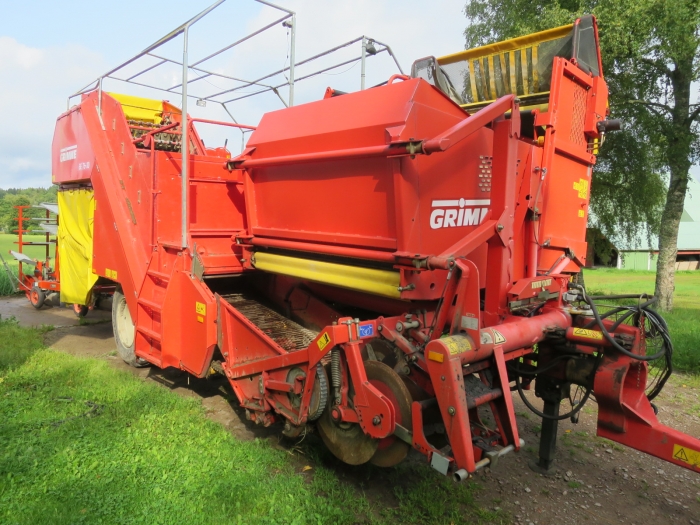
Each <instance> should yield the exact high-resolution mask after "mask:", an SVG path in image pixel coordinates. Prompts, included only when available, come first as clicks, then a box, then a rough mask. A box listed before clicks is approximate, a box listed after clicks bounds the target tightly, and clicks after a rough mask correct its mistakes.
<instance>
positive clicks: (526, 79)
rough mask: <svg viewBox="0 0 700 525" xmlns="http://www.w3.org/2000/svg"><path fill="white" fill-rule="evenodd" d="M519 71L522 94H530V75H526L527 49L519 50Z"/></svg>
mask: <svg viewBox="0 0 700 525" xmlns="http://www.w3.org/2000/svg"><path fill="white" fill-rule="evenodd" d="M520 69H521V70H522V73H523V94H524V95H528V94H529V93H530V75H528V73H527V49H521V50H520Z"/></svg>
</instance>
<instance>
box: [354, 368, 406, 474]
mask: <svg viewBox="0 0 700 525" xmlns="http://www.w3.org/2000/svg"><path fill="white" fill-rule="evenodd" d="M365 371H366V372H367V379H368V380H369V382H370V384H371V385H372V386H373V387H374V388H376V389H377V390H379V391H380V392H381V393H382V394H383V395H384V396H385V397H386V398H387V399H388V400H389V401H390V402H391V404H392V405H394V413H395V414H396V423H397V424H399V425H401V426H402V427H405V428H407V429H408V430H409V431H410V430H412V429H413V423H412V417H411V403H412V402H413V399H412V397H411V393H410V392H409V390H408V388H407V387H406V385H405V383H404V381H403V380H402V379H401V376H400V375H399V374H397V373H396V372H394V370H392V369H391V368H390V367H388V366H387V365H385V364H384V363H380V362H379V361H367V362H366V363H365ZM409 450H411V445H409V444H408V443H406V442H405V441H402V440H400V439H399V438H397V437H396V436H388V437H385V438H384V439H380V440H379V444H378V445H377V451H376V452H375V453H374V455H373V456H372V459H370V463H372V464H373V465H377V466H378V467H393V466H394V465H398V464H399V463H401V462H402V461H403V460H404V459H405V458H406V455H407V454H408V451H409Z"/></svg>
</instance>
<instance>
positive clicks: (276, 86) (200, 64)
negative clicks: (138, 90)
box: [68, 0, 403, 249]
mask: <svg viewBox="0 0 700 525" xmlns="http://www.w3.org/2000/svg"><path fill="white" fill-rule="evenodd" d="M226 1H227V0H217V1H216V2H214V3H213V4H211V5H210V6H209V7H207V8H206V9H204V10H203V11H202V12H200V13H199V14H197V15H195V16H194V17H192V18H191V19H189V20H188V21H187V22H185V23H184V24H182V25H180V26H179V27H177V28H175V29H174V30H172V31H171V32H170V33H168V34H167V35H165V36H164V37H162V38H160V39H159V40H157V41H156V42H154V43H153V44H151V45H150V46H148V47H147V48H146V49H144V50H143V51H141V52H140V53H139V54H137V55H135V56H133V57H131V58H130V59H128V60H127V61H125V62H123V63H122V64H120V65H118V66H117V67H115V68H113V69H111V70H110V71H108V72H107V73H105V74H103V75H101V76H100V77H98V78H97V79H96V80H94V81H92V82H90V83H89V84H88V85H87V86H85V87H83V88H82V89H80V90H78V91H76V92H75V93H73V94H72V95H70V96H69V97H68V109H70V105H71V100H72V99H74V98H75V97H79V96H81V95H83V94H86V93H90V92H93V91H95V90H97V91H98V108H97V109H98V114H99V115H100V118H101V116H102V91H103V87H104V83H105V81H106V80H111V81H117V82H123V83H127V84H132V85H135V86H140V87H145V88H149V89H154V90H157V91H161V92H164V93H169V94H176V95H180V97H181V108H182V144H184V145H186V144H189V125H188V122H187V121H188V115H187V103H188V100H189V99H195V100H196V101H197V103H198V105H206V103H207V102H211V103H215V104H219V105H220V106H221V107H222V108H223V109H224V111H225V112H226V113H227V115H228V116H229V117H230V118H231V120H232V121H233V122H234V124H237V125H238V124H239V123H238V121H237V120H236V119H235V118H234V116H233V114H232V112H231V110H230V109H229V107H228V106H227V104H231V103H233V102H236V101H239V100H243V99H245V98H249V97H253V96H256V95H261V94H263V93H268V92H272V93H274V94H275V95H276V96H277V97H278V98H279V100H280V101H281V102H282V104H284V105H285V106H286V107H290V106H293V105H294V88H295V84H296V83H297V82H299V81H301V80H306V79H309V78H312V77H315V76H317V75H320V74H323V73H327V72H328V71H332V70H334V69H337V68H340V67H343V66H346V65H349V64H354V63H356V62H358V61H359V62H361V74H360V89H365V62H366V60H367V58H368V56H376V55H379V54H381V53H385V52H386V53H388V54H389V55H390V56H391V58H392V59H393V61H394V63H395V64H396V67H397V68H398V70H399V71H400V72H401V73H403V70H402V69H401V65H400V64H399V62H398V60H397V59H396V57H395V55H394V53H393V51H392V50H391V48H390V47H389V46H388V45H387V44H384V43H382V42H380V41H378V40H376V39H373V38H369V37H367V36H364V35H363V36H361V37H358V38H355V39H353V40H350V41H348V42H345V43H344V44H340V45H339V46H336V47H333V48H331V49H329V50H327V51H324V52H322V53H318V54H316V55H314V56H312V57H309V58H307V59H304V60H301V61H299V62H297V61H296V13H295V12H294V11H291V10H289V9H286V8H284V7H280V6H278V5H275V4H273V3H271V2H268V1H267V0H254V1H255V2H258V3H260V4H263V5H266V6H268V7H271V8H273V9H276V10H278V11H281V12H282V13H284V14H283V16H281V17H280V18H278V19H276V20H274V21H273V22H270V23H269V24H267V25H265V26H263V27H261V28H260V29H258V30H256V31H254V32H252V33H250V34H248V35H246V36H244V37H242V38H239V39H238V40H236V41H234V42H232V43H230V44H227V45H226V46H224V47H222V48H221V49H219V50H217V51H214V52H213V53H211V54H209V55H207V56H205V57H203V58H201V59H199V60H197V61H195V62H190V60H189V31H190V28H191V27H192V26H193V25H195V24H196V23H197V22H199V21H200V20H201V19H202V18H204V17H205V16H207V15H208V14H210V13H211V12H212V11H214V9H216V8H217V7H219V6H220V5H221V4H223V3H224V2H226ZM280 24H281V25H282V26H283V27H285V28H287V29H288V30H289V33H290V34H289V65H288V66H286V67H283V68H282V69H279V70H276V71H273V72H271V73H268V74H265V75H263V76H261V77H259V78H257V79H255V80H247V79H242V78H239V77H235V76H231V75H226V74H224V73H219V72H215V71H212V70H211V69H209V68H207V67H206V63H207V62H209V61H211V60H212V59H213V58H215V57H217V56H219V55H221V54H222V53H224V52H226V51H229V50H231V49H233V48H234V47H236V46H238V45H240V44H242V43H243V42H246V41H248V40H250V39H251V38H253V37H255V36H257V35H260V34H261V33H264V32H265V31H268V30H270V29H272V28H274V27H276V26H279V25H280ZM180 35H182V37H183V47H182V61H179V60H175V59H172V58H167V57H164V56H162V55H161V54H157V53H155V51H156V50H157V49H158V48H160V47H162V46H163V45H165V44H166V43H168V42H170V41H171V40H173V39H175V38H176V37H178V36H180ZM358 42H361V46H362V49H361V54H360V56H358V57H355V58H351V59H349V60H344V61H342V62H339V63H337V64H334V65H331V66H329V67H324V68H322V69H318V70H316V71H313V72H312V73H309V74H306V75H304V76H301V77H298V78H297V77H296V76H295V68H296V67H298V66H303V65H306V64H309V63H311V62H313V61H315V60H318V59H320V58H322V57H325V56H328V55H331V54H333V53H335V52H337V51H340V50H341V49H344V48H347V47H349V46H351V45H353V44H356V43H358ZM142 58H149V59H155V60H156V63H154V64H150V65H148V66H146V67H144V68H143V69H141V70H139V71H138V72H136V73H134V74H131V75H129V76H128V77H124V76H121V75H119V74H118V73H120V72H122V71H123V70H124V69H125V68H126V67H127V66H130V65H132V64H134V63H136V62H137V61H138V60H139V59H142ZM164 65H175V66H178V67H181V68H182V76H181V80H180V83H179V84H175V85H172V86H169V87H163V86H160V85H157V84H155V83H148V82H146V81H143V80H142V77H143V75H145V74H146V73H149V72H152V71H154V70H156V69H158V68H159V67H161V66H164ZM190 71H192V72H194V73H196V74H197V76H196V77H195V78H193V79H190V78H189V72H190ZM280 75H284V76H285V77H286V78H285V81H284V82H274V81H273V80H274V77H276V76H280ZM209 78H219V79H223V80H225V81H233V82H236V83H238V85H236V86H234V87H231V88H229V89H223V90H221V91H218V92H216V93H213V94H209V95H205V94H203V93H202V94H199V95H196V94H194V93H193V91H192V90H191V89H190V88H191V87H192V85H193V84H195V83H196V82H198V81H200V80H206V79H209ZM285 86H288V92H289V94H288V97H287V100H285V99H284V97H283V96H282V94H280V91H279V90H280V89H281V88H283V87H285ZM194 87H195V88H196V86H194ZM251 87H253V88H258V89H255V90H254V91H253V92H248V93H245V92H244V93H241V90H245V89H246V88H251ZM249 128H252V126H238V129H239V130H240V131H241V144H242V146H243V143H244V138H245V133H247V132H250V131H251V129H249ZM181 153H182V168H181V177H182V178H181V182H182V197H181V213H182V237H181V245H182V248H183V249H184V248H187V210H188V202H187V187H188V184H189V182H188V177H187V161H188V156H189V148H188V147H183V148H181Z"/></svg>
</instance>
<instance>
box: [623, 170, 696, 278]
mask: <svg viewBox="0 0 700 525" xmlns="http://www.w3.org/2000/svg"><path fill="white" fill-rule="evenodd" d="M689 187H690V189H689V192H688V195H687V196H686V198H685V209H684V210H683V216H682V217H681V224H680V228H679V231H678V256H677V259H676V270H700V182H698V181H697V180H695V179H694V178H693V177H692V176H691V179H690V184H689ZM650 241H651V243H649V242H647V239H643V240H638V242H637V243H632V244H630V243H626V242H616V243H615V245H616V246H617V248H618V257H617V267H618V268H619V269H625V270H656V261H657V260H658V255H659V239H658V237H656V236H652V238H651V239H650Z"/></svg>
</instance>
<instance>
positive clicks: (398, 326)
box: [396, 322, 403, 332]
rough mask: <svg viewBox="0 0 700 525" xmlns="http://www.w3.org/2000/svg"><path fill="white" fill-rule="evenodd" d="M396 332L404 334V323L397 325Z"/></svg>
mask: <svg viewBox="0 0 700 525" xmlns="http://www.w3.org/2000/svg"><path fill="white" fill-rule="evenodd" d="M396 331H397V332H403V323H401V322H399V323H396Z"/></svg>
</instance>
